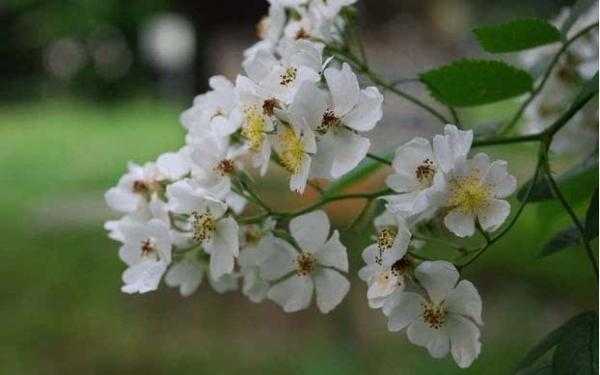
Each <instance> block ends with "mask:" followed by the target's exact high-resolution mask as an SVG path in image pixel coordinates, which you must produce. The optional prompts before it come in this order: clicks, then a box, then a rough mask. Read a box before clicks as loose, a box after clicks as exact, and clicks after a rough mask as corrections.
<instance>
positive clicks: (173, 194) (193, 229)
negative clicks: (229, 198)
mask: <svg viewBox="0 0 600 375" xmlns="http://www.w3.org/2000/svg"><path fill="white" fill-rule="evenodd" d="M167 197H168V199H169V201H168V203H169V207H170V211H171V212H173V213H175V214H183V215H187V217H188V219H187V220H186V221H185V222H182V223H181V224H180V225H181V227H182V229H183V230H185V231H187V232H188V233H189V236H190V237H191V239H193V240H194V241H195V242H196V243H198V244H199V245H201V246H202V248H203V249H204V251H205V252H206V253H208V254H210V271H211V274H212V275H213V277H214V278H215V279H218V278H220V277H221V276H223V275H224V274H228V273H231V272H232V271H233V266H234V260H235V258H236V257H237V256H238V255H239V241H238V224H237V222H236V221H235V220H234V219H233V218H232V217H231V216H229V215H227V205H226V204H224V203H222V202H220V201H218V200H216V199H215V198H213V197H211V196H210V195H208V193H207V192H206V191H205V190H203V189H202V188H200V187H198V186H197V185H195V184H194V182H193V181H190V180H181V181H178V182H176V183H174V184H172V185H169V186H168V187H167Z"/></svg>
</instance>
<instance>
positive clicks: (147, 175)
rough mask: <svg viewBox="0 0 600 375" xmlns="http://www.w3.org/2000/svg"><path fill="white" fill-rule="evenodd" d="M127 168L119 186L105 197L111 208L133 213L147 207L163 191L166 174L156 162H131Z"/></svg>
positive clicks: (110, 190) (109, 191)
mask: <svg viewBox="0 0 600 375" xmlns="http://www.w3.org/2000/svg"><path fill="white" fill-rule="evenodd" d="M127 168H128V171H127V173H126V174H125V175H123V176H122V177H121V178H120V179H119V182H118V184H117V186H115V187H112V188H110V189H109V190H108V191H107V192H106V194H104V198H105V200H106V203H107V204H108V206H109V207H110V208H111V209H113V210H115V211H118V212H122V213H133V212H135V211H140V210H144V209H146V208H147V205H148V203H149V202H150V200H151V198H152V197H153V196H154V195H156V194H157V193H159V192H160V191H162V189H163V186H162V181H164V180H165V178H166V176H164V175H163V174H162V173H161V172H160V170H159V168H158V167H157V166H156V164H155V163H146V164H144V165H143V166H140V165H138V164H135V163H132V162H130V163H128V165H127Z"/></svg>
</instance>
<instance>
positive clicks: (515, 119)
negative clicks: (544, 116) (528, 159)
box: [500, 22, 598, 134]
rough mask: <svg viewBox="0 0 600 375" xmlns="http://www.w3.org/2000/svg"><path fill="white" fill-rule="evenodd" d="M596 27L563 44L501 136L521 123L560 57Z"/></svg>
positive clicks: (590, 26) (594, 26)
mask: <svg viewBox="0 0 600 375" xmlns="http://www.w3.org/2000/svg"><path fill="white" fill-rule="evenodd" d="M596 27H598V22H596V23H594V24H591V25H589V26H587V27H585V28H583V29H582V30H581V31H580V32H578V33H577V34H575V35H574V36H573V37H572V38H571V39H569V40H567V41H566V42H565V43H564V44H563V46H562V47H561V49H560V50H559V51H558V52H557V53H556V55H554V58H553V59H552V61H551V62H550V64H549V65H548V67H547V68H546V71H545V72H544V75H543V77H542V80H541V81H540V83H539V84H538V85H537V86H536V87H535V89H534V90H533V91H532V92H531V94H530V95H529V97H528V98H527V99H526V100H525V101H524V102H523V103H522V104H521V106H520V107H519V109H518V111H517V113H515V115H514V116H513V118H512V119H511V120H510V122H509V123H508V124H507V125H506V126H504V127H503V128H502V129H501V130H500V134H506V133H508V132H509V131H510V130H512V128H513V127H514V126H515V125H516V123H517V122H518V121H519V119H520V118H521V116H523V113H524V112H525V109H527V106H529V104H530V103H531V102H532V101H533V99H535V98H536V97H537V95H538V94H539V93H540V92H541V91H542V89H543V88H544V85H545V84H546V82H547V81H548V78H550V75H551V73H552V70H553V69H554V67H555V66H556V64H557V63H558V61H559V60H560V57H561V56H562V55H563V53H565V52H566V51H567V49H568V48H569V46H570V45H571V44H572V43H573V42H574V41H576V40H577V39H579V38H580V37H582V36H583V35H585V34H587V33H588V32H589V31H591V30H593V29H595V28H596Z"/></svg>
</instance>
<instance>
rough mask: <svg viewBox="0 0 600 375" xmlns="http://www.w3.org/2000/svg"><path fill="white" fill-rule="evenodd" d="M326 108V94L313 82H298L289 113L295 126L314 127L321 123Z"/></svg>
mask: <svg viewBox="0 0 600 375" xmlns="http://www.w3.org/2000/svg"><path fill="white" fill-rule="evenodd" d="M326 109H327V94H326V93H325V92H324V91H323V90H321V89H320V88H318V87H317V85H316V84H315V83H314V82H310V81H305V82H302V83H301V84H300V87H299V89H298V92H296V95H294V99H293V101H292V104H290V106H289V114H290V118H291V120H292V121H293V124H294V125H295V126H300V127H302V126H307V127H309V128H311V129H316V127H317V126H319V125H321V121H322V119H323V114H324V113H325V110H326Z"/></svg>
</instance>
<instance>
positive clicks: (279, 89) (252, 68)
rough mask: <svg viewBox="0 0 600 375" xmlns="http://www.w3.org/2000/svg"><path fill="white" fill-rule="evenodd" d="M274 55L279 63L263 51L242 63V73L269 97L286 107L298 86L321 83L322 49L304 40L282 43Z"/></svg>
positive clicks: (318, 45) (319, 45)
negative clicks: (307, 83) (284, 104)
mask: <svg viewBox="0 0 600 375" xmlns="http://www.w3.org/2000/svg"><path fill="white" fill-rule="evenodd" d="M278 51H279V53H280V55H281V59H277V58H276V57H275V56H274V55H273V54H271V53H269V52H267V51H258V52H257V53H256V54H255V56H254V57H253V58H251V59H250V60H248V61H246V63H245V64H244V70H245V71H246V73H247V75H248V78H250V79H251V80H253V81H254V82H256V83H257V84H258V85H259V86H260V87H262V88H263V89H264V90H265V92H266V93H267V94H268V95H269V96H271V97H274V98H276V99H278V100H280V101H281V102H283V103H286V104H287V103H290V102H291V101H292V99H293V97H294V95H295V94H296V91H297V90H298V88H299V87H300V84H301V83H302V82H305V81H310V82H318V81H319V80H320V79H321V76H320V74H321V65H322V51H323V45H322V44H319V43H312V42H309V41H307V40H298V41H294V42H282V43H281V45H280V46H279V48H278Z"/></svg>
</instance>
